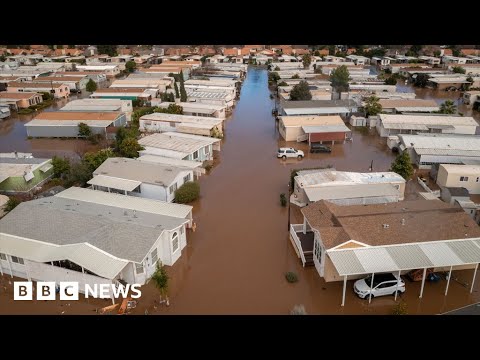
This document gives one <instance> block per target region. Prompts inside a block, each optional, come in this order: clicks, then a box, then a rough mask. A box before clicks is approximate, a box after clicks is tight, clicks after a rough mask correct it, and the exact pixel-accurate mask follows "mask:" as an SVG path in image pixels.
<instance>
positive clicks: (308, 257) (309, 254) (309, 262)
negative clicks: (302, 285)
mask: <svg viewBox="0 0 480 360" xmlns="http://www.w3.org/2000/svg"><path fill="white" fill-rule="evenodd" d="M303 254H304V255H305V266H313V265H315V264H314V262H313V251H304V252H303Z"/></svg>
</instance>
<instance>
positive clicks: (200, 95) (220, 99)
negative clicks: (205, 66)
mask: <svg viewBox="0 0 480 360" xmlns="http://www.w3.org/2000/svg"><path fill="white" fill-rule="evenodd" d="M185 90H186V91H187V97H188V101H189V102H194V103H200V104H210V105H220V106H225V107H226V108H227V109H228V110H230V109H231V108H232V107H233V105H234V104H235V97H234V96H233V95H232V94H229V93H226V92H214V91H205V90H203V91H195V90H190V89H185Z"/></svg>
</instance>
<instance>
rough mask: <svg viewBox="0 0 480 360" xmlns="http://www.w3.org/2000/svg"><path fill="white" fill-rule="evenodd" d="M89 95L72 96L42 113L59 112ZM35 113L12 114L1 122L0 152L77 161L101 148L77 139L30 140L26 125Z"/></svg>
mask: <svg viewBox="0 0 480 360" xmlns="http://www.w3.org/2000/svg"><path fill="white" fill-rule="evenodd" d="M88 96H89V93H87V92H86V91H83V92H82V94H76V95H71V96H70V98H69V99H59V100H57V101H55V102H54V103H53V104H52V105H51V106H49V107H48V108H45V109H44V110H41V111H46V112H48V111H57V110H58V109H60V108H61V107H63V106H65V105H66V104H67V102H69V101H71V100H76V99H81V98H85V97H88ZM35 115H36V114H35V113H33V114H28V115H19V114H17V113H16V112H12V116H10V117H9V118H8V119H5V120H3V121H1V120H0V152H14V151H18V152H26V153H33V156H35V157H52V156H54V155H57V156H66V157H70V158H74V159H77V158H79V156H81V155H82V154H83V153H85V152H86V151H94V150H97V149H99V148H100V147H99V146H97V145H92V144H90V143H89V142H87V141H84V140H75V139H28V138H27V131H26V129H25V126H24V125H25V124H26V123H28V122H29V121H30V120H32V119H33V118H34V117H35Z"/></svg>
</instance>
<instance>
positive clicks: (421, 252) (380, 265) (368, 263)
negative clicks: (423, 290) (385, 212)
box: [327, 238, 480, 276]
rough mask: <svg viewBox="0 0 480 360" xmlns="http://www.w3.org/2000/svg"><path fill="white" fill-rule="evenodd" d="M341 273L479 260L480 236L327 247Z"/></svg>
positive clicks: (393, 269)
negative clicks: (343, 247)
mask: <svg viewBox="0 0 480 360" xmlns="http://www.w3.org/2000/svg"><path fill="white" fill-rule="evenodd" d="M327 254H328V256H329V257H330V259H331V260H332V262H333V265H334V266H335V268H336V269H337V271H338V273H339V275H340V276H347V275H361V274H371V273H382V272H397V271H402V270H413V269H425V268H435V267H445V266H459V265H470V264H478V263H480V239H479V238H473V239H465V240H446V241H435V242H428V243H417V244H402V245H387V246H370V247H364V248H355V249H338V250H327Z"/></svg>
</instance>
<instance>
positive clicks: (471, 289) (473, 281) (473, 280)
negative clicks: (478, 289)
mask: <svg viewBox="0 0 480 360" xmlns="http://www.w3.org/2000/svg"><path fill="white" fill-rule="evenodd" d="M477 270H478V264H477V265H475V270H474V271H473V279H472V286H471V287H470V294H471V293H472V292H473V284H475V276H476V275H477Z"/></svg>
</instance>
